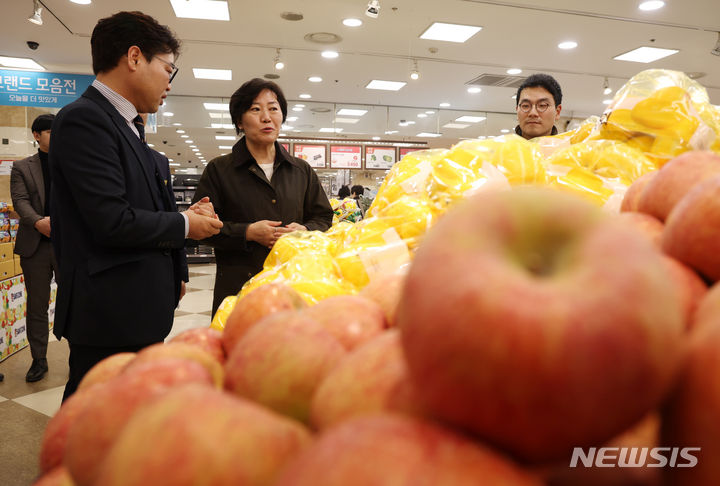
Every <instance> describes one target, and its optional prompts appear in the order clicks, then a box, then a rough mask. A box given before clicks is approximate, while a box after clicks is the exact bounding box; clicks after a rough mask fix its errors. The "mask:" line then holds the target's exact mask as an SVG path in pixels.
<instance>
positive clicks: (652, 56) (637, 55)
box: [613, 46, 680, 64]
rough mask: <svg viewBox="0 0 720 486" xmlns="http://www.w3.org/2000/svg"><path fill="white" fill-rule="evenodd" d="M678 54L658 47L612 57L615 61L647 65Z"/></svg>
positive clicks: (638, 49) (674, 50)
mask: <svg viewBox="0 0 720 486" xmlns="http://www.w3.org/2000/svg"><path fill="white" fill-rule="evenodd" d="M678 52H680V51H679V50H677V49H661V48H658V47H645V46H644V47H638V48H637V49H633V50H632V51H629V52H626V53H624V54H620V55H619V56H615V57H613V59H615V60H616V61H630V62H641V63H645V64H647V63H649V62H653V61H657V60H658V59H662V58H664V57H668V56H672V55H673V54H677V53H678Z"/></svg>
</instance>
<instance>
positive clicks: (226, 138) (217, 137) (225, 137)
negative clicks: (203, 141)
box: [215, 135, 235, 140]
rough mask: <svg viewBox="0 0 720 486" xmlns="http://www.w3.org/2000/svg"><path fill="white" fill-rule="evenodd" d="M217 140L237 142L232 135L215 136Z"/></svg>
mask: <svg viewBox="0 0 720 486" xmlns="http://www.w3.org/2000/svg"><path fill="white" fill-rule="evenodd" d="M215 140H235V137H234V136H232V135H215Z"/></svg>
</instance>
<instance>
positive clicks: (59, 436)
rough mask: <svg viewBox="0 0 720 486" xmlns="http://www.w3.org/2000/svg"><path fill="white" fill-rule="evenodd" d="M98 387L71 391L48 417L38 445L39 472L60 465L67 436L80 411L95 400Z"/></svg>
mask: <svg viewBox="0 0 720 486" xmlns="http://www.w3.org/2000/svg"><path fill="white" fill-rule="evenodd" d="M99 387H100V385H98V386H92V387H89V386H88V387H86V388H84V389H83V390H78V391H77V392H75V393H73V394H72V395H71V396H70V398H68V399H67V400H66V401H65V402H64V403H63V404H62V406H61V407H60V410H58V411H57V413H56V414H55V415H53V417H52V418H51V419H50V421H49V422H48V424H47V426H46V427H45V432H44V433H43V438H42V444H41V445H40V472H41V473H48V472H50V471H51V470H53V469H55V468H57V467H59V466H61V465H62V462H63V457H65V450H66V449H67V436H68V432H69V430H70V428H71V427H72V426H73V424H74V423H75V421H77V420H78V418H79V417H81V412H82V410H83V409H84V408H85V406H86V405H87V404H92V403H94V402H95V397H96V395H97V393H98V391H97V389H98V388H99Z"/></svg>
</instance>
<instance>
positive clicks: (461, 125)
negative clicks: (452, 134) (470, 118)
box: [443, 123, 470, 130]
mask: <svg viewBox="0 0 720 486" xmlns="http://www.w3.org/2000/svg"><path fill="white" fill-rule="evenodd" d="M469 126H470V125H467V124H465V123H446V124H445V125H443V128H455V129H457V130H462V129H463V128H467V127H469Z"/></svg>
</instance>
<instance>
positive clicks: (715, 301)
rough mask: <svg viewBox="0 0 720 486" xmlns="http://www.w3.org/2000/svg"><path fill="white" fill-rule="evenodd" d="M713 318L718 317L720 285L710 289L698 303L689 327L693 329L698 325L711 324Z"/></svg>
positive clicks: (719, 314) (719, 310)
mask: <svg viewBox="0 0 720 486" xmlns="http://www.w3.org/2000/svg"><path fill="white" fill-rule="evenodd" d="M715 316H720V283H716V284H715V285H713V286H712V287H710V290H708V291H707V293H706V294H705V296H704V297H703V298H702V299H701V300H700V302H699V303H698V306H697V308H696V309H695V314H694V315H693V322H692V325H691V327H692V328H693V329H694V328H695V327H696V326H697V325H698V324H699V323H703V322H712V320H713V319H714V317H715Z"/></svg>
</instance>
